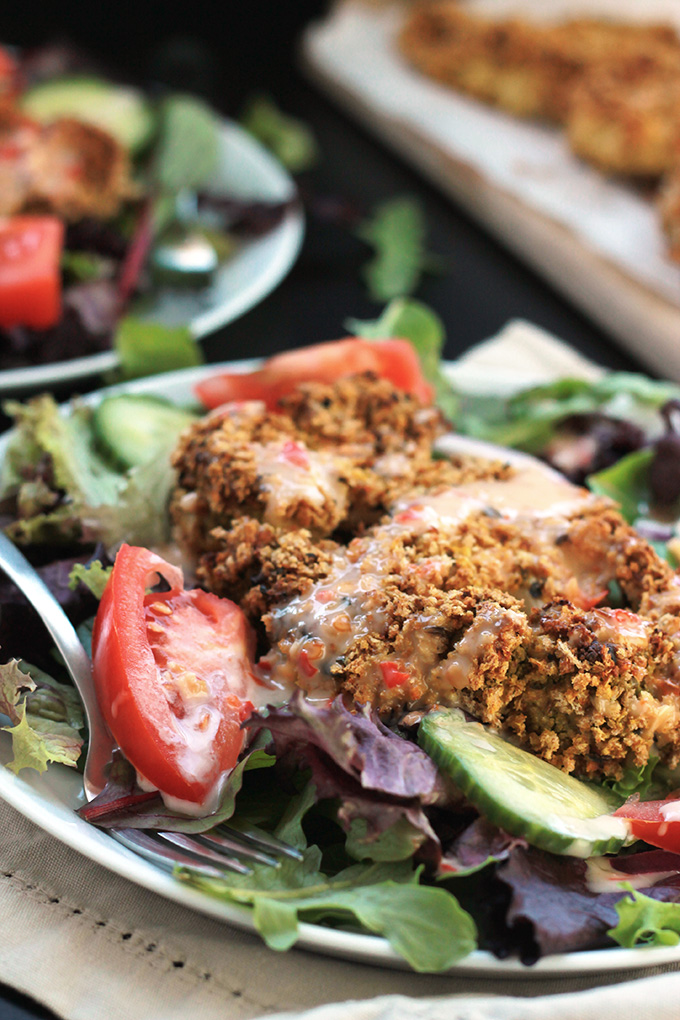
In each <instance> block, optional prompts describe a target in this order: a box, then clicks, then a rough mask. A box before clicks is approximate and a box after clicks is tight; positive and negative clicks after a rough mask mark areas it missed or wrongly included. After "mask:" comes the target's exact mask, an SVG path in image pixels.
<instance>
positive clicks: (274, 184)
mask: <svg viewBox="0 0 680 1020" xmlns="http://www.w3.org/2000/svg"><path fill="white" fill-rule="evenodd" d="M48 58H49V59H48ZM74 60H75V58H74V56H73V55H72V54H70V51H68V50H66V51H64V52H62V51H61V50H59V51H55V52H53V51H51V50H49V49H48V50H46V51H38V52H37V53H29V54H26V55H24V56H23V57H14V56H13V55H11V54H10V53H9V52H8V51H5V50H1V51H0V156H1V159H0V181H1V183H2V199H0V388H2V389H4V390H12V391H13V392H16V390H17V389H21V388H27V387H30V386H32V387H37V386H41V385H48V384H50V383H54V382H56V381H59V382H61V381H66V380H74V379H78V378H82V377H84V376H87V375H94V374H96V373H99V372H103V371H105V370H107V369H110V368H113V367H115V366H117V365H118V364H119V363H121V362H122V364H123V369H124V372H125V374H126V375H127V376H133V375H139V374H144V372H147V371H150V370H151V367H150V366H154V370H155V371H159V370H160V369H159V366H161V368H165V369H166V370H167V369H171V368H175V367H183V366H185V365H189V364H195V363H197V362H198V361H199V360H200V357H199V355H198V351H197V349H196V346H195V341H196V340H197V339H200V338H201V337H203V336H205V335H207V334H208V333H210V332H212V331H214V330H216V329H218V328H220V327H221V326H224V325H226V324H227V323H229V322H230V321H232V320H233V319H235V318H236V317H238V316H239V315H241V314H242V313H243V312H245V311H246V310H247V309H248V308H250V307H252V305H254V304H256V303H257V302H258V301H259V300H261V299H262V298H263V297H264V296H265V295H266V294H267V293H269V291H271V290H272V289H273V288H274V287H275V286H276V284H277V283H278V282H279V281H280V280H281V279H282V277H283V276H284V275H285V273H286V272H287V271H288V269H289V268H290V266H291V265H292V263H293V262H294V260H295V258H296V256H297V253H298V250H299V247H300V244H301V240H302V232H303V220H302V214H301V211H300V208H299V205H298V203H297V201H296V190H295V186H294V184H293V182H292V180H291V178H290V177H289V175H288V174H287V172H286V171H285V170H284V169H283V167H282V166H281V165H280V164H279V163H278V162H277V161H276V159H274V158H273V157H272V156H271V155H270V154H269V153H268V152H267V151H265V150H264V149H263V148H262V146H261V145H260V144H259V143H258V142H257V141H256V140H255V139H254V138H253V137H252V136H251V135H250V134H249V133H248V132H246V131H245V130H243V129H242V128H241V127H239V126H238V125H237V124H235V123H233V122H230V121H227V120H224V119H222V118H220V117H219V116H218V115H217V114H216V113H215V112H214V111H213V110H212V109H211V108H210V107H208V106H207V105H206V104H205V103H204V102H203V101H202V100H200V99H198V98H196V97H192V96H188V95H184V94H177V93H168V94H166V95H165V96H162V97H160V98H155V99H151V98H150V97H149V96H147V95H146V94H145V93H143V92H142V91H140V90H138V89H136V88H133V87H132V86H129V85H120V84H118V83H115V82H113V81H111V80H109V79H107V78H105V77H103V76H101V75H100V74H97V73H92V72H91V71H89V70H88V71H87V72H84V71H83V69H82V68H81V67H80V65H79V64H78V63H77V61H76V62H75V63H74ZM55 61H56V64H55ZM56 71H58V73H55V72H56Z"/></svg>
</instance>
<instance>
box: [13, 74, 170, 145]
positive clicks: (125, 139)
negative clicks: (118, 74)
mask: <svg viewBox="0 0 680 1020" xmlns="http://www.w3.org/2000/svg"><path fill="white" fill-rule="evenodd" d="M21 105H22V107H23V109H24V110H25V111H26V113H28V114H30V116H31V117H34V118H35V119H36V120H39V121H43V122H48V121H51V120H56V119H57V118H58V117H76V118H77V119H78V120H82V121H85V122H86V123H87V124H94V125H96V127H100V128H102V129H103V130H104V131H108V132H109V134H111V135H113V137H114V138H116V139H117V140H118V141H119V142H120V143H121V145H123V146H125V148H126V149H128V150H129V151H130V152H133V153H134V152H137V151H139V149H141V148H142V147H143V146H144V145H145V144H146V143H147V142H148V141H149V139H150V138H151V135H152V133H153V131H154V128H155V117H154V114H153V112H152V110H151V106H150V105H149V103H148V102H147V101H146V99H145V98H144V96H143V94H142V93H141V92H139V91H138V90H137V89H133V88H129V87H128V86H123V85H114V84H113V83H112V82H108V81H104V80H103V79H101V78H57V79H54V80H52V81H47V82H43V83H42V84H40V85H36V86H35V87H34V88H32V89H29V90H28V91H27V92H26V93H25V94H24V95H23V97H22V99H21Z"/></svg>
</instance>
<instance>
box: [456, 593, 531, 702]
mask: <svg viewBox="0 0 680 1020" xmlns="http://www.w3.org/2000/svg"><path fill="white" fill-rule="evenodd" d="M513 618H517V619H518V620H519V619H520V614H519V613H517V612H515V611H513V610H509V609H504V608H503V606H495V605H489V606H483V607H482V608H481V609H480V610H479V612H478V613H477V616H476V617H475V620H474V623H472V624H470V626H469V627H468V629H467V630H466V631H465V634H464V635H463V637H462V638H461V640H460V641H459V642H458V644H457V645H456V647H455V649H454V651H453V652H451V654H450V655H449V656H448V658H447V660H446V663H445V664H444V665H443V669H442V677H443V679H444V680H445V682H446V683H447V684H448V685H449V686H450V687H452V688H454V689H455V690H462V689H463V688H464V687H465V686H466V685H467V681H468V677H469V675H470V672H471V670H472V667H473V666H474V665H475V663H477V662H478V660H479V658H480V657H481V656H482V655H483V653H484V652H485V650H486V649H487V648H488V647H489V646H490V645H492V644H493V642H494V641H495V640H496V638H497V637H498V635H499V634H500V632H501V630H502V629H503V627H504V625H506V624H507V622H508V619H513Z"/></svg>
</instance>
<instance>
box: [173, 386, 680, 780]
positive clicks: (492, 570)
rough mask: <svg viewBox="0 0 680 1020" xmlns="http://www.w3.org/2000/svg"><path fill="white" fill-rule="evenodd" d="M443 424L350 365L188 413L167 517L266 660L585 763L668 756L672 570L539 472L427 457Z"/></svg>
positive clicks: (678, 662) (204, 579) (583, 768)
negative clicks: (612, 599)
mask: <svg viewBox="0 0 680 1020" xmlns="http://www.w3.org/2000/svg"><path fill="white" fill-rule="evenodd" d="M442 428H443V424H442V421H441V419H440V418H439V416H438V414H437V413H436V412H434V411H432V409H428V408H423V407H422V406H421V405H420V404H419V403H418V402H417V401H415V400H413V399H412V398H407V397H406V396H405V395H404V394H401V393H399V392H395V391H394V390H393V388H392V387H391V385H390V384H389V383H387V382H384V381H380V380H377V379H375V378H373V377H371V376H359V377H353V378H350V379H344V380H341V381H340V382H338V383H337V384H336V385H335V386H330V387H329V386H324V385H318V384H308V385H306V386H304V387H301V388H300V390H299V391H298V392H297V393H296V394H295V395H294V396H293V397H291V398H287V399H286V400H285V401H283V402H282V404H281V406H280V408H279V410H278V411H277V412H266V411H265V410H264V408H263V406H262V405H260V404H256V403H250V404H232V405H225V406H224V407H223V408H220V409H218V410H217V411H215V412H213V413H212V414H210V415H208V416H207V417H206V418H204V419H203V420H202V421H200V422H198V423H196V424H195V425H193V426H192V427H191V428H190V429H189V430H187V432H186V433H185V434H184V436H183V438H182V440H181V442H180V445H179V448H178V450H177V451H176V454H175V457H174V463H175V466H176V468H177V471H178V478H179V485H178V488H177V491H176V493H175V495H174V498H173V502H172V513H173V517H174V521H175V526H176V532H177V537H178V539H179V541H180V544H181V545H183V547H184V549H185V551H186V552H187V553H188V554H190V555H191V556H193V557H194V559H195V560H196V562H197V577H198V580H199V582H200V583H201V584H202V585H204V586H205V587H206V588H208V589H209V590H212V591H214V592H216V593H218V594H220V595H223V596H227V597H230V598H232V599H235V600H236V601H238V602H239V603H240V604H241V605H242V607H243V608H244V610H245V612H246V613H247V614H248V616H249V617H250V619H251V620H252V621H253V622H254V623H255V624H256V626H257V628H258V633H259V640H260V647H261V649H262V651H263V652H264V654H263V657H262V659H261V660H260V664H259V666H260V669H261V670H262V672H263V675H268V676H270V677H272V678H273V679H275V680H276V681H277V682H278V683H280V684H284V685H285V684H287V683H290V684H297V685H299V686H301V687H303V688H304V689H306V690H307V691H308V692H310V693H315V694H316V695H317V696H324V697H325V696H328V697H331V696H333V695H335V694H337V693H338V692H342V693H343V694H345V695H346V696H347V698H348V699H350V700H351V701H352V702H354V703H360V704H370V705H372V706H373V707H375V708H376V709H377V710H378V711H379V712H380V713H381V714H382V715H383V716H384V717H386V718H391V719H395V720H399V719H400V718H402V717H403V716H404V715H405V714H409V715H410V714H411V713H413V712H424V711H427V710H428V709H429V708H431V707H432V706H435V705H450V706H457V707H460V708H462V709H464V710H465V711H467V712H469V713H470V714H471V715H473V716H474V717H475V718H478V719H480V720H481V721H482V722H484V723H487V724H489V725H492V726H494V727H497V728H499V729H502V730H505V731H507V732H508V733H510V734H512V735H513V737H514V738H515V739H517V741H518V742H519V743H520V744H521V745H522V746H525V747H527V748H528V749H530V750H531V751H533V752H534V753H536V754H538V755H540V756H541V757H543V758H545V759H546V760H547V761H551V762H552V763H553V764H555V765H557V766H558V767H559V768H561V769H563V770H564V771H567V772H572V771H574V772H576V773H577V774H580V775H585V776H592V777H594V778H598V777H599V778H602V777H614V778H618V777H620V776H621V775H622V773H623V770H624V768H626V767H628V766H630V765H636V766H640V765H643V764H644V763H645V762H646V761H647V759H648V757H649V754H650V752H651V750H652V748H653V747H654V748H656V750H657V752H658V753H659V754H660V755H661V757H662V758H663V760H664V761H665V762H667V763H668V764H670V765H675V764H677V763H678V761H680V726H679V725H678V723H679V722H680V717H679V716H680V580H679V579H678V577H677V575H675V574H674V572H673V571H672V570H671V568H670V566H669V565H668V564H667V563H665V562H664V561H663V560H661V559H660V558H659V557H658V555H657V554H656V552H655V551H654V549H653V548H652V547H651V546H650V545H649V544H648V543H647V542H646V541H645V540H644V539H642V538H641V537H640V536H639V535H638V534H637V533H636V532H635V531H634V529H633V528H631V527H630V526H629V525H628V524H627V523H626V522H625V521H624V520H623V519H622V517H621V516H620V514H619V513H618V512H617V511H616V509H615V508H614V506H613V504H612V503H611V502H610V501H609V500H606V499H601V498H598V497H596V496H593V495H592V494H590V493H588V492H586V490H583V489H579V488H578V487H576V486H572V485H570V484H569V483H567V482H566V481H563V480H562V479H561V478H559V476H557V475H555V474H550V473H548V474H546V473H545V470H544V469H540V468H538V469H537V468H536V467H535V465H532V464H518V465H515V466H509V465H507V464H503V463H501V462H492V461H482V460H476V459H471V458H460V459H459V460H458V461H456V462H453V461H445V460H434V459H432V449H433V443H434V441H435V439H436V438H437V436H438V435H439V434H440V432H441V430H442ZM263 451H264V452H263ZM613 585H614V586H616V587H617V588H618V590H619V591H620V592H621V593H622V596H623V598H624V600H625V604H626V607H627V608H625V609H613V608H608V607H606V605H605V604H604V603H605V602H606V599H607V598H608V594H609V590H610V588H611V587H612V586H613Z"/></svg>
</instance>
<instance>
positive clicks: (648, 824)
mask: <svg viewBox="0 0 680 1020" xmlns="http://www.w3.org/2000/svg"><path fill="white" fill-rule="evenodd" d="M614 814H615V815H616V816H617V817H618V818H625V819H626V821H627V822H628V824H629V825H630V831H631V834H632V835H633V836H635V838H636V839H643V840H644V841H645V843H649V844H650V845H651V846H658V847H661V848H662V849H663V850H671V851H672V852H673V853H676V854H677V853H680V800H679V799H678V798H677V797H670V798H668V799H667V800H646V801H644V800H639V801H632V802H631V803H629V804H624V805H623V806H622V807H620V808H618V810H617V811H615V812H614Z"/></svg>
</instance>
